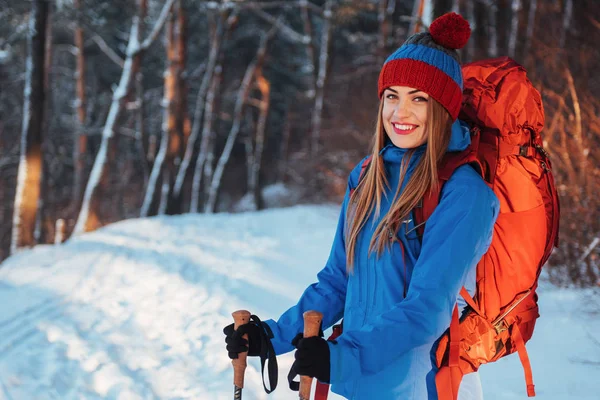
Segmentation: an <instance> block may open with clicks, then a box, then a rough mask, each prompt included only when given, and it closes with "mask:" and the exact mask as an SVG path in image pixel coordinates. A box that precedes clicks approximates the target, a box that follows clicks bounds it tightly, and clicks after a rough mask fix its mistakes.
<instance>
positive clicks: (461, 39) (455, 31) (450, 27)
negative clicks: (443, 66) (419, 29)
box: [429, 12, 471, 49]
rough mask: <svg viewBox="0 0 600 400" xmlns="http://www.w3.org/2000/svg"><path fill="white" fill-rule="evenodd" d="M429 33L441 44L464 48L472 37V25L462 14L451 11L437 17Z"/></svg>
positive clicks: (452, 47)
mask: <svg viewBox="0 0 600 400" xmlns="http://www.w3.org/2000/svg"><path fill="white" fill-rule="evenodd" d="M429 34H431V37H432V38H433V40H434V41H435V42H436V43H437V44H439V45H441V46H444V47H447V48H449V49H462V48H463V47H464V46H465V45H466V44H467V41H468V40H469V37H471V26H469V22H467V20H466V19H464V18H463V17H462V16H460V15H459V14H457V13H455V12H451V13H447V14H444V15H442V16H441V17H439V18H436V19H435V21H433V22H432V23H431V26H430V27H429Z"/></svg>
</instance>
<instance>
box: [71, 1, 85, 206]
mask: <svg viewBox="0 0 600 400" xmlns="http://www.w3.org/2000/svg"><path fill="white" fill-rule="evenodd" d="M73 5H74V7H75V11H76V13H77V16H76V19H75V47H76V48H77V55H76V64H77V70H76V73H75V79H76V85H75V87H76V94H75V96H76V98H77V101H76V103H75V104H76V107H77V124H76V126H77V131H76V133H75V138H76V139H75V142H76V145H75V146H73V150H74V154H73V159H74V160H75V163H74V164H75V171H74V175H73V176H74V182H73V204H74V205H75V207H74V209H75V210H77V209H79V204H80V203H81V194H82V192H83V174H84V168H85V154H86V152H87V135H86V133H85V131H84V129H85V120H86V98H85V54H84V32H83V27H82V25H81V15H82V9H81V0H74V2H73Z"/></svg>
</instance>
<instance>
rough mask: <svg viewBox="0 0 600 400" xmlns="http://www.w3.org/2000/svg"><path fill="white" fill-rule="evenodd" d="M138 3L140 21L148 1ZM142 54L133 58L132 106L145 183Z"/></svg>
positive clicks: (146, 179) (141, 32) (145, 11)
mask: <svg viewBox="0 0 600 400" xmlns="http://www.w3.org/2000/svg"><path fill="white" fill-rule="evenodd" d="M138 2H139V15H140V18H141V19H142V21H143V20H144V19H145V18H146V15H147V14H148V0H138ZM143 36H144V29H143V25H141V26H140V29H139V30H138V41H141V40H142V37H143ZM142 56H143V54H142V53H139V54H137V55H136V56H135V57H134V58H133V67H132V68H133V76H134V78H135V88H134V100H133V101H134V104H135V108H134V109H135V122H134V124H135V146H136V149H137V152H138V157H139V158H138V160H139V163H140V164H141V169H142V173H143V179H144V183H147V181H148V176H149V174H150V172H149V170H148V160H147V158H146V151H145V149H144V139H145V137H146V132H145V125H144V104H145V102H144V72H143V71H142Z"/></svg>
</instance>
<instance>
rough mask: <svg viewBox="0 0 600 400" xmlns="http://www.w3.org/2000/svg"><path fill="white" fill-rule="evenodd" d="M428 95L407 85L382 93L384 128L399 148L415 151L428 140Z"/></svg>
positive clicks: (392, 87)
mask: <svg viewBox="0 0 600 400" xmlns="http://www.w3.org/2000/svg"><path fill="white" fill-rule="evenodd" d="M428 102H429V95H428V94H427V93H425V92H422V91H420V90H418V89H415V88H411V87H408V86H391V87H389V88H387V89H385V91H384V92H383V110H382V112H381V117H382V120H383V128H384V129H385V132H386V133H387V135H388V137H389V138H390V140H391V141H392V143H393V144H394V145H395V146H396V147H401V148H404V149H412V148H415V147H419V146H420V145H422V144H423V143H425V142H426V141H427V129H426V128H427V116H428V115H427V114H428V109H429V107H428V104H427V103H428Z"/></svg>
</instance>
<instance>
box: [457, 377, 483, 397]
mask: <svg viewBox="0 0 600 400" xmlns="http://www.w3.org/2000/svg"><path fill="white" fill-rule="evenodd" d="M458 400H483V390H482V389H481V379H480V378H479V372H473V373H470V374H467V375H465V376H463V378H462V381H461V382H460V387H459V388H458Z"/></svg>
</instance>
